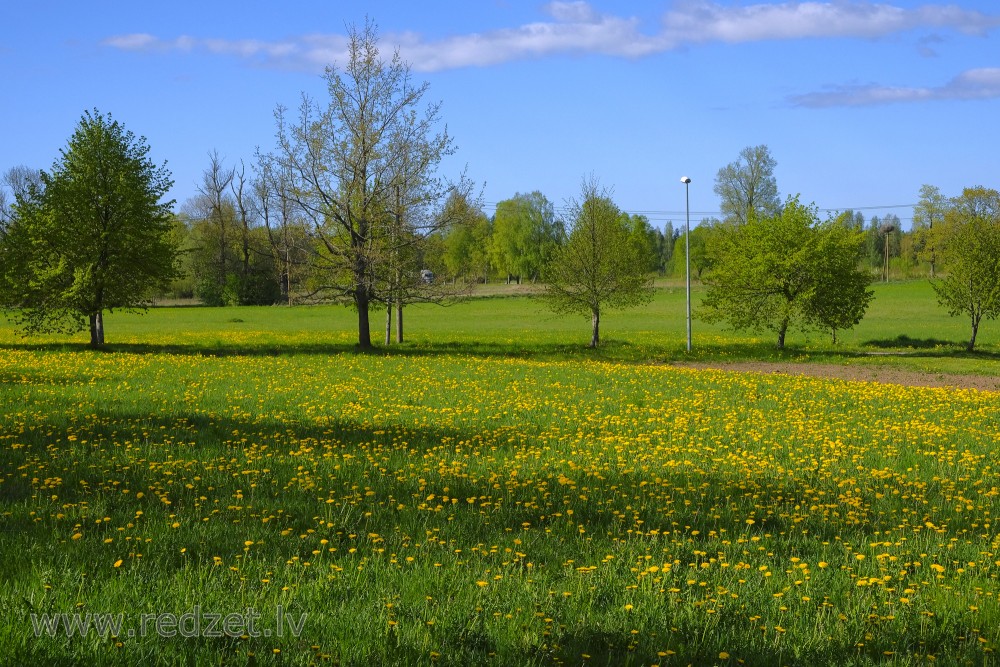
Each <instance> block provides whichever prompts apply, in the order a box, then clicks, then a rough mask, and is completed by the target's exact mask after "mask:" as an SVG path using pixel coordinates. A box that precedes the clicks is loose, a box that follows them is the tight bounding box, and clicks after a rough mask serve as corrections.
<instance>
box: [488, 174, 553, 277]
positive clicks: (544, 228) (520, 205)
mask: <svg viewBox="0 0 1000 667" xmlns="http://www.w3.org/2000/svg"><path fill="white" fill-rule="evenodd" d="M564 236H565V231H564V229H563V226H562V223H561V222H560V221H559V220H556V217H555V210H554V209H553V207H552V203H551V202H550V201H549V200H548V199H546V198H545V195H543V194H542V193H541V192H538V191H535V192H532V193H531V194H521V193H518V194H516V195H514V196H513V197H512V198H511V199H505V200H504V201H502V202H500V203H498V204H497V209H496V214H495V216H494V218H493V239H492V244H491V250H490V254H491V256H492V261H493V265H494V266H495V267H496V268H497V269H498V270H500V271H501V272H503V273H506V274H508V275H511V276H518V277H520V278H530V279H531V280H535V279H537V278H538V276H539V275H540V274H541V272H542V270H543V269H544V267H545V266H546V265H547V264H548V262H549V260H550V259H551V257H552V256H553V254H554V253H555V251H556V249H557V248H558V247H559V245H560V243H562V240H563V237H564Z"/></svg>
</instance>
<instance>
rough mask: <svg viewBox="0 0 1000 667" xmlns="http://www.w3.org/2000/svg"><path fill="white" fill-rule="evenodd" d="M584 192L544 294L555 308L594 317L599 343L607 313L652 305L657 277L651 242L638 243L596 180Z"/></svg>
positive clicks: (553, 262)
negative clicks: (604, 312) (651, 271)
mask: <svg viewBox="0 0 1000 667" xmlns="http://www.w3.org/2000/svg"><path fill="white" fill-rule="evenodd" d="M582 195H583V196H582V200H581V201H574V202H573V203H572V204H571V206H570V211H571V214H572V220H573V223H572V225H573V226H572V228H571V230H570V232H569V236H568V238H567V239H566V243H565V244H564V245H563V246H562V247H561V248H559V250H558V251H557V252H556V254H555V256H554V257H553V258H552V260H551V261H550V262H549V264H548V265H547V270H546V280H547V284H546V286H545V291H544V293H543V298H544V299H545V301H546V303H547V304H548V305H549V307H550V308H552V310H554V311H555V312H559V313H573V314H585V315H590V316H591V320H592V324H593V329H592V336H591V341H590V346H591V347H597V346H598V344H599V343H600V317H601V311H602V310H604V309H616V308H629V307H632V306H638V305H641V304H644V303H648V302H649V301H650V300H651V299H652V298H653V281H652V278H651V277H650V275H649V270H648V269H649V265H650V254H649V248H648V245H647V244H645V243H639V242H637V240H636V236H635V234H634V228H630V224H629V223H630V220H629V218H628V216H626V215H623V214H622V213H621V211H619V210H618V207H617V206H616V205H615V203H614V202H613V201H612V200H611V197H610V196H609V194H608V192H607V191H605V190H601V189H599V187H598V185H597V183H596V181H588V182H585V183H584V186H583V193H582ZM640 232H641V226H640ZM643 238H645V234H644V233H643Z"/></svg>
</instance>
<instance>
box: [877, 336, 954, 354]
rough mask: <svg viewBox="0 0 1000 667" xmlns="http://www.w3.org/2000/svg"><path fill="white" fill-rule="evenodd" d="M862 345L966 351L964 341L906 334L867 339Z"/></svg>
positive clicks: (884, 347)
mask: <svg viewBox="0 0 1000 667" xmlns="http://www.w3.org/2000/svg"><path fill="white" fill-rule="evenodd" d="M862 345H864V346H867V347H877V348H880V349H898V348H909V349H915V350H926V349H940V350H947V349H952V350H958V349H961V351H965V344H964V343H956V342H955V341H951V340H939V339H937V338H910V337H909V336H907V335H906V334H899V335H898V336H896V337H895V338H880V339H873V340H866V341H865V342H864V343H862Z"/></svg>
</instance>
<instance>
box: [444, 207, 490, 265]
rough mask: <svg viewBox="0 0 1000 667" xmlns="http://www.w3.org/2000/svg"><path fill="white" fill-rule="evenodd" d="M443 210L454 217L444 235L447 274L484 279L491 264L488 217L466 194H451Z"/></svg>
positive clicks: (450, 216)
mask: <svg viewBox="0 0 1000 667" xmlns="http://www.w3.org/2000/svg"><path fill="white" fill-rule="evenodd" d="M445 212H447V214H448V216H449V218H451V219H453V220H455V223H454V224H452V225H451V226H450V227H449V228H448V229H447V230H444V231H445V235H444V237H443V247H442V251H443V257H442V260H443V264H444V268H445V270H446V271H447V275H450V276H451V277H452V278H455V279H458V278H461V277H471V278H473V279H479V278H482V279H483V282H485V281H486V280H487V276H488V273H489V267H490V256H489V242H490V234H491V229H490V219H489V218H488V217H486V214H485V213H483V210H482V209H481V208H479V207H478V206H475V205H473V203H472V202H470V201H469V200H468V198H466V197H462V196H458V195H457V194H456V195H453V196H451V197H449V198H448V201H447V203H446V204H445Z"/></svg>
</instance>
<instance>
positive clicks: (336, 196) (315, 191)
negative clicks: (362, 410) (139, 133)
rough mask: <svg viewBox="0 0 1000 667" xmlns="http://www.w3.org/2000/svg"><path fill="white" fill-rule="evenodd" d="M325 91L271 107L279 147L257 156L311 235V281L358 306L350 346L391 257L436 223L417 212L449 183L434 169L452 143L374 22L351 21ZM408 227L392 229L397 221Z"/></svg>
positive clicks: (363, 342) (391, 267)
mask: <svg viewBox="0 0 1000 667" xmlns="http://www.w3.org/2000/svg"><path fill="white" fill-rule="evenodd" d="M324 80H325V82H326V86H327V92H328V94H329V101H328V102H327V103H326V104H325V105H323V106H321V105H319V104H318V103H316V102H314V101H313V100H311V99H310V98H309V97H308V96H303V101H302V105H301V107H300V109H299V115H298V120H297V121H296V122H294V123H291V122H289V120H288V119H287V118H286V110H285V109H284V108H283V107H278V109H277V110H276V112H275V118H276V121H277V142H278V148H277V151H276V152H275V153H274V154H271V155H266V156H262V159H263V160H264V161H265V162H267V163H268V164H269V165H270V168H271V169H272V171H273V172H275V173H282V174H287V175H288V176H289V178H290V179H291V187H290V188H289V190H288V191H289V194H290V196H291V197H292V199H293V201H294V203H295V205H296V207H297V209H298V210H299V212H300V213H301V215H302V216H303V217H304V218H305V219H306V220H308V222H309V225H310V228H311V230H310V231H311V234H313V235H314V236H315V238H316V241H317V243H316V244H315V246H314V254H313V261H314V264H315V265H316V267H317V268H318V269H321V270H322V272H323V275H322V277H318V278H317V279H316V282H315V284H314V290H316V291H317V292H325V293H330V294H332V295H334V296H335V297H341V298H344V297H346V298H348V299H350V301H351V303H352V304H353V305H354V307H355V309H356V310H357V313H358V346H359V347H360V348H362V349H367V348H370V347H371V332H370V328H369V308H370V307H371V306H372V305H374V304H376V303H378V302H380V301H382V302H384V301H386V300H391V299H392V298H394V297H393V295H392V294H391V293H388V294H387V293H380V291H379V290H380V289H382V288H383V287H384V286H386V285H391V284H392V281H391V275H390V274H391V272H394V271H395V270H396V268H397V266H399V264H398V263H395V262H394V257H397V256H398V255H397V253H399V252H400V251H402V249H403V248H405V247H408V246H412V245H413V244H414V243H417V242H419V241H420V240H421V239H422V238H424V236H426V234H428V233H430V232H431V231H433V229H435V228H436V225H437V222H436V221H435V219H434V218H433V217H432V216H429V215H423V214H422V213H421V212H422V211H425V210H427V209H429V208H431V207H432V206H433V205H434V204H435V203H436V202H438V201H440V200H441V199H442V198H443V197H444V196H445V195H446V194H447V193H448V192H449V191H451V190H453V189H454V186H451V185H448V184H446V183H444V182H443V181H442V180H441V179H439V178H437V177H436V176H435V173H436V170H437V167H438V165H439V163H440V162H441V160H442V159H443V158H444V157H445V156H447V155H450V154H452V153H453V152H454V148H453V143H452V140H451V138H450V137H449V136H448V133H447V131H443V132H440V133H435V131H434V128H435V126H436V125H437V122H438V119H439V110H440V105H439V104H430V105H427V106H426V107H424V108H423V109H421V108H420V107H421V101H422V99H423V97H424V95H425V93H426V92H427V88H428V84H427V83H424V84H422V85H414V84H413V82H412V81H411V79H410V68H409V65H407V64H406V63H404V62H403V61H402V59H401V58H400V56H399V53H398V51H397V52H395V53H394V54H393V56H392V58H391V59H390V60H388V61H386V60H385V59H383V58H382V57H381V55H380V53H379V49H378V35H377V31H376V28H375V26H374V25H373V24H372V23H370V22H366V23H365V25H364V27H363V28H361V29H358V28H356V27H352V28H351V30H350V34H349V43H348V60H347V63H346V64H345V65H344V66H343V68H342V69H341V68H338V67H337V66H330V67H327V68H326V71H325V74H324ZM400 224H403V225H405V226H406V227H407V231H406V233H397V232H398V226H399V225H400Z"/></svg>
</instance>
